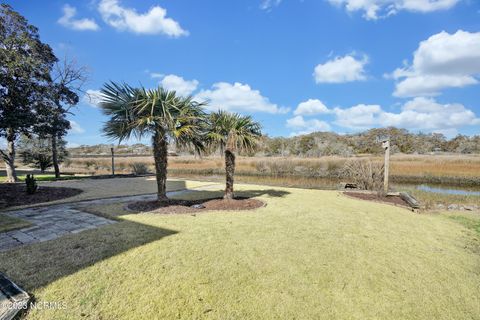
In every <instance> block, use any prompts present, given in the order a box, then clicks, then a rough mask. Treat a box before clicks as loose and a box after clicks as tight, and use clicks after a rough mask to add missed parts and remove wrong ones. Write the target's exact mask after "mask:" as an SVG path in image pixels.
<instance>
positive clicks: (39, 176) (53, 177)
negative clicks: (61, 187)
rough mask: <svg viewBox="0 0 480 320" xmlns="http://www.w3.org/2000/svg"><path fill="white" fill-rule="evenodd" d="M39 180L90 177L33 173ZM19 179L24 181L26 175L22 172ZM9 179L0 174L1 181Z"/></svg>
mask: <svg viewBox="0 0 480 320" xmlns="http://www.w3.org/2000/svg"><path fill="white" fill-rule="evenodd" d="M33 175H34V177H35V179H37V181H58V180H77V179H85V178H89V176H73V175H65V176H61V177H60V178H55V175H53V174H33ZM17 177H18V180H19V181H21V182H24V181H25V179H26V175H24V174H22V175H19V176H17ZM5 181H7V177H5V176H0V182H5Z"/></svg>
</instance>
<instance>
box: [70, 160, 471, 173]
mask: <svg viewBox="0 0 480 320" xmlns="http://www.w3.org/2000/svg"><path fill="white" fill-rule="evenodd" d="M363 157H364V156H362V158H363ZM348 159H351V158H343V157H337V156H331V157H321V158H293V157H285V158H282V157H254V158H253V157H238V159H237V172H239V173H246V174H266V175H282V174H284V175H289V174H298V175H305V176H328V175H329V173H332V172H335V171H337V170H339V169H340V168H342V167H343V165H344V163H345V162H346V161H347V160H348ZM372 159H375V160H382V158H381V157H374V158H372ZM135 162H144V163H146V164H149V165H150V166H151V167H152V169H153V157H134V158H132V157H117V158H116V159H115V167H116V171H117V172H119V173H120V172H124V173H129V172H131V168H130V165H131V164H132V163H135ZM223 166H224V164H223V159H221V158H220V157H204V158H198V157H197V158H194V157H193V156H191V157H186V156H182V157H170V159H169V165H168V168H169V169H170V170H171V171H172V172H175V171H178V170H180V171H182V172H183V173H202V172H205V171H210V172H212V173H217V172H221V171H222V170H223ZM66 171H73V172H78V173H95V174H103V173H109V172H110V159H108V158H77V159H71V161H70V164H69V166H67V167H66ZM391 174H392V175H394V176H436V177H480V155H393V156H392V157H391Z"/></svg>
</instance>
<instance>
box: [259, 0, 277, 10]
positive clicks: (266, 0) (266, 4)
mask: <svg viewBox="0 0 480 320" xmlns="http://www.w3.org/2000/svg"><path fill="white" fill-rule="evenodd" d="M280 2H282V0H262V2H261V3H260V9H262V10H270V9H271V8H273V7H276V6H278V5H279V4H280Z"/></svg>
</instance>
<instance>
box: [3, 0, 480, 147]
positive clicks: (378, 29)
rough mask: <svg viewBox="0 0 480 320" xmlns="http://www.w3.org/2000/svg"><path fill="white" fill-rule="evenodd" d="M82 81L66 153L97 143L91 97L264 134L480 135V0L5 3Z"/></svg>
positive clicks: (97, 121)
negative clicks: (199, 111) (246, 118)
mask: <svg viewBox="0 0 480 320" xmlns="http://www.w3.org/2000/svg"><path fill="white" fill-rule="evenodd" d="M7 3H10V4H11V5H12V6H13V7H14V9H15V10H17V11H19V12H20V13H21V14H22V15H24V16H26V17H27V18H28V19H29V21H30V23H32V24H34V25H36V26H37V27H38V28H39V29H40V35H41V38H42V40H43V41H44V42H47V43H49V44H50V45H51V46H52V48H54V50H55V52H56V53H57V54H58V56H63V55H65V54H68V56H70V57H74V58H75V59H76V60H77V62H78V63H79V64H81V65H85V66H87V67H88V68H89V69H90V79H89V81H88V83H87V84H86V87H85V89H86V90H89V92H90V93H91V97H92V99H87V98H86V97H84V99H82V102H81V103H80V104H79V106H78V108H77V109H76V111H75V113H76V115H75V116H73V117H71V119H70V120H71V121H73V127H74V128H73V129H72V130H71V131H70V133H69V135H68V137H67V138H68V139H67V140H68V141H69V143H70V145H78V144H94V143H105V142H108V140H107V139H105V138H104V137H102V135H101V127H102V123H103V122H104V121H105V120H106V118H105V117H104V116H103V115H102V114H101V112H100V110H99V109H98V107H96V106H95V96H96V94H95V92H96V91H97V90H98V89H99V88H100V87H101V86H102V84H104V83H105V82H106V81H109V80H114V81H125V82H128V83H130V84H132V85H137V84H138V85H140V84H142V85H144V86H147V87H153V86H156V85H158V84H161V85H163V86H164V87H166V88H168V89H176V90H177V91H178V92H180V93H182V94H192V95H194V96H196V97H197V98H198V99H208V100H210V102H211V103H210V109H211V110H214V109H216V108H223V109H227V110H232V111H236V112H241V113H244V114H252V115H253V116H254V117H255V118H256V119H258V120H259V121H260V122H261V123H262V125H263V127H264V132H265V133H267V134H269V135H270V136H280V135H282V136H291V135H295V134H301V133H307V132H311V131H335V132H339V133H348V132H356V131H360V130H363V129H366V128H373V127H383V126H388V125H395V126H397V127H403V128H407V129H410V130H413V131H424V132H442V133H445V134H446V135H447V136H449V137H452V136H454V135H456V134H457V133H462V134H468V135H472V134H480V130H479V129H480V90H479V89H480V85H479V81H480V77H479V76H480V2H479V1H476V0H270V1H263V0H237V1H234V0H231V1H224V0H215V1H214V0H204V1H191V0H190V1H187V0H175V1H173V0H153V1H152V0H145V1H133V0H97V1H63V0H62V1H61V0H53V1H34V0H31V1H7Z"/></svg>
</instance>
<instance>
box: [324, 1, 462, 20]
mask: <svg viewBox="0 0 480 320" xmlns="http://www.w3.org/2000/svg"><path fill="white" fill-rule="evenodd" d="M328 2H330V3H331V4H333V5H336V6H339V7H345V9H346V10H347V11H348V12H355V11H363V17H364V18H365V19H367V20H376V19H378V18H382V17H387V16H391V15H394V14H396V13H397V12H399V11H411V12H423V13H426V12H433V11H439V10H447V9H450V8H452V7H453V6H455V5H456V4H457V3H458V2H460V0H328Z"/></svg>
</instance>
